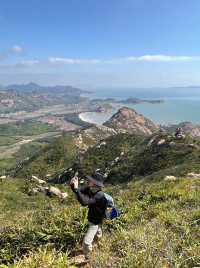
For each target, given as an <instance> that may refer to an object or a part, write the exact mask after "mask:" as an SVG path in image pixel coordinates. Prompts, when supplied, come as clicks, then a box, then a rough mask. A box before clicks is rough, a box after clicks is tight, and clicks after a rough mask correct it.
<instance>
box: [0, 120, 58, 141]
mask: <svg viewBox="0 0 200 268" xmlns="http://www.w3.org/2000/svg"><path fill="white" fill-rule="evenodd" d="M50 131H55V128H53V127H52V126H49V125H48V124H45V123H41V122H38V121H34V120H28V121H25V122H23V123H12V124H10V123H9V124H1V125H0V133H1V135H2V136H7V137H10V136H32V135H38V134H42V133H45V132H50Z"/></svg>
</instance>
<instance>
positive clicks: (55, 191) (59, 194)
mask: <svg viewBox="0 0 200 268" xmlns="http://www.w3.org/2000/svg"><path fill="white" fill-rule="evenodd" d="M47 195H49V196H57V197H59V198H61V199H66V198H67V197H68V193H65V192H61V190H60V189H58V188H56V187H54V186H50V187H49V188H48V190H47Z"/></svg>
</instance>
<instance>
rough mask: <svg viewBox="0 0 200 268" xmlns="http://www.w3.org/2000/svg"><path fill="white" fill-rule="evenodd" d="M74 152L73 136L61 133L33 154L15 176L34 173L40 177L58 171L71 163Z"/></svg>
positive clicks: (73, 158)
mask: <svg viewBox="0 0 200 268" xmlns="http://www.w3.org/2000/svg"><path fill="white" fill-rule="evenodd" d="M76 153H77V150H76V146H75V144H74V139H73V137H72V136H71V135H63V136H61V137H59V138H56V139H55V140H54V141H52V142H51V143H50V144H48V145H46V146H44V147H43V148H42V149H41V150H40V151H38V152H37V153H36V154H33V156H32V157H30V159H29V161H26V162H25V164H24V166H23V167H22V169H21V168H20V169H19V171H17V172H16V174H15V175H16V176H17V177H27V176H30V175H31V174H35V175H37V176H39V177H41V178H42V177H45V176H46V175H47V174H48V173H55V172H59V171H60V170H62V169H63V168H67V167H69V166H71V165H72V164H73V162H74V161H75V159H76Z"/></svg>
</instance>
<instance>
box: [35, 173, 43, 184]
mask: <svg viewBox="0 0 200 268" xmlns="http://www.w3.org/2000/svg"><path fill="white" fill-rule="evenodd" d="M32 179H34V180H35V181H36V182H37V183H39V184H46V181H44V180H41V179H39V178H38V177H36V176H34V175H32Z"/></svg>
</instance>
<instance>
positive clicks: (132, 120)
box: [104, 107, 159, 135]
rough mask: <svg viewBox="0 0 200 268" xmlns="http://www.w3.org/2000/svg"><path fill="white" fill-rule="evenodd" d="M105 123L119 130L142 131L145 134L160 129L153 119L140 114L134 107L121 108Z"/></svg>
mask: <svg viewBox="0 0 200 268" xmlns="http://www.w3.org/2000/svg"><path fill="white" fill-rule="evenodd" d="M104 125H105V126H107V127H110V128H114V129H115V130H116V131H117V132H122V133H123V132H129V133H140V134H144V135H151V134H152V133H154V132H156V131H158V130H159V127H158V126H157V125H156V124H154V123H153V122H152V121H151V120H149V119H147V118H145V117H144V116H143V115H141V114H138V113H137V112H136V111H135V110H134V109H130V108H127V107H123V108H121V109H119V111H118V112H117V113H116V114H114V115H113V116H112V117H111V118H110V119H109V120H108V121H107V122H105V123H104Z"/></svg>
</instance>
